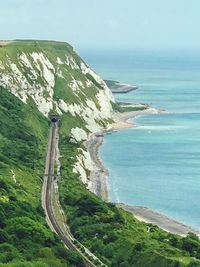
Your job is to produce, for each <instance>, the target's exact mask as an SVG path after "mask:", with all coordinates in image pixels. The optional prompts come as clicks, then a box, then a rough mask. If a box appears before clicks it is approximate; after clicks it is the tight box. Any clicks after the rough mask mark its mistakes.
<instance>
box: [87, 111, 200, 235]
mask: <svg viewBox="0 0 200 267" xmlns="http://www.w3.org/2000/svg"><path fill="white" fill-rule="evenodd" d="M164 113H165V112H164V111H163V110H159V109H155V108H151V107H149V108H147V109H145V110H140V111H130V112H123V113H114V114H113V120H114V123H112V124H111V126H110V127H109V128H108V129H103V130H101V131H99V132H96V133H92V134H91V135H90V136H89V137H88V140H87V141H86V148H87V150H88V152H89V153H90V156H91V159H92V161H93V162H94V164H95V167H94V169H93V170H92V171H91V173H90V177H89V180H90V183H89V186H88V188H89V190H90V191H92V192H93V193H94V194H96V195H97V196H99V197H100V198H101V199H102V200H104V201H106V202H108V201H109V194H108V186H109V185H108V175H109V172H108V170H107V169H106V168H105V167H104V165H103V163H102V160H101V159H100V157H99V147H100V146H101V145H102V143H103V141H104V134H106V133H112V132H113V131H116V130H120V129H127V128H134V127H137V125H136V124H134V123H129V122H128V120H129V119H131V118H135V117H137V116H140V115H150V114H164ZM116 206H118V207H120V208H122V209H124V210H126V211H128V212H131V213H132V214H133V215H134V217H135V218H136V219H138V220H139V221H142V222H145V223H152V224H154V225H157V226H158V227H159V228H161V229H163V230H165V231H167V232H170V233H173V234H178V235H181V236H186V235H187V233H189V232H192V233H194V234H196V235H198V236H199V237H200V231H199V230H198V229H195V228H194V227H191V226H189V225H185V224H183V223H181V222H178V221H176V220H174V219H173V218H169V217H167V216H166V215H164V214H162V213H159V212H156V211H154V210H151V209H149V208H146V207H142V206H134V205H131V206H130V205H126V204H124V203H116Z"/></svg>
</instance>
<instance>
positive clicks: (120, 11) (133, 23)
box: [0, 0, 200, 50]
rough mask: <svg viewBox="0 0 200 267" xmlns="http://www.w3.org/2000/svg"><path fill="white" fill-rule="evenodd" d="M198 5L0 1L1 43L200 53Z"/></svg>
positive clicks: (155, 0)
mask: <svg viewBox="0 0 200 267" xmlns="http://www.w3.org/2000/svg"><path fill="white" fill-rule="evenodd" d="M199 12H200V1H199V0H0V25H1V30H0V34H1V35H0V39H50V40H60V41H67V42H69V43H71V44H72V45H73V46H74V47H75V48H77V49H78V50H81V49H82V50H84V49H91V50H92V49H93V50H95V49H102V50H105V49H107V50H109V49H112V50H119V49H120V50H124V49H127V50H129V49H134V48H176V49H177V48H178V49H179V48H189V49H190V48H195V49H196V48H197V49H198V48H200V15H199Z"/></svg>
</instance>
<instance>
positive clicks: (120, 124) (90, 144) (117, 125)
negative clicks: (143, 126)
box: [86, 108, 163, 202]
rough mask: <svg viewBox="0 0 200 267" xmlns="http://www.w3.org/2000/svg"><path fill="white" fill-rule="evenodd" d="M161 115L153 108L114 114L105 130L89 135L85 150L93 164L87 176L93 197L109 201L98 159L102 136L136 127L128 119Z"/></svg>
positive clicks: (103, 168)
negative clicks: (111, 121)
mask: <svg viewBox="0 0 200 267" xmlns="http://www.w3.org/2000/svg"><path fill="white" fill-rule="evenodd" d="M160 113H163V111H162V110H159V109H155V108H147V109H144V110H139V111H128V112H123V113H119V112H116V113H114V114H113V121H114V122H113V123H112V124H111V125H110V127H109V128H107V129H102V130H100V131H99V132H96V133H92V134H90V135H89V137H88V140H87V141H86V148H87V151H88V152H89V154H90V157H91V159H92V161H93V163H94V165H95V166H94V168H93V170H91V172H90V176H89V181H90V182H89V186H88V188H89V190H90V191H92V192H93V193H94V194H95V195H97V196H99V197H100V198H102V199H103V200H104V201H106V202H108V201H109V195H108V182H107V178H108V175H109V172H108V170H107V169H106V168H105V167H104V165H103V163H102V161H101V159H100V157H99V147H100V146H101V144H102V143H103V140H104V134H106V133H112V132H113V131H116V130H120V129H126V128H133V127H137V126H136V125H135V124H133V123H129V122H127V120H128V119H130V118H134V117H137V116H140V115H147V114H160Z"/></svg>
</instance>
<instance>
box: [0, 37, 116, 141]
mask: <svg viewBox="0 0 200 267" xmlns="http://www.w3.org/2000/svg"><path fill="white" fill-rule="evenodd" d="M0 85H1V86H3V87H4V88H6V89H8V90H9V91H10V92H12V93H13V94H14V95H15V96H17V97H18V98H19V99H20V100H22V101H23V102H24V103H27V102H28V100H29V99H32V100H33V101H34V102H35V104H36V105H37V107H38V110H39V111H40V112H41V113H42V114H43V115H44V116H46V117H48V115H49V113H50V112H54V113H55V112H56V113H57V114H59V115H62V114H63V113H67V112H69V113H70V114H71V115H72V116H74V117H75V116H80V117H81V118H82V119H83V120H84V121H85V128H86V131H87V130H88V131H96V130H98V128H99V126H101V125H102V122H103V121H104V120H107V119H108V118H110V116H111V101H113V98H112V94H111V92H110V90H109V89H108V87H107V86H106V84H105V83H104V81H103V80H102V79H101V78H100V77H99V76H98V75H97V74H96V73H95V72H94V71H92V70H91V69H90V68H89V67H88V66H87V65H86V64H85V62H83V60H82V59H81V58H80V57H79V56H78V55H77V54H76V53H75V51H74V50H73V48H72V47H71V46H70V45H69V44H67V43H61V42H50V41H14V42H10V43H8V44H5V45H2V46H1V48H0ZM72 135H73V136H74V138H75V139H77V141H80V140H81V139H83V138H85V136H86V133H85V132H83V130H82V129H79V128H75V129H73V130H72Z"/></svg>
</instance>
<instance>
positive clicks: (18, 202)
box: [0, 41, 200, 267]
mask: <svg viewBox="0 0 200 267" xmlns="http://www.w3.org/2000/svg"><path fill="white" fill-rule="evenodd" d="M33 51H35V52H41V51H43V52H44V53H45V55H46V56H48V58H50V61H51V62H52V64H53V65H55V66H56V61H57V56H59V57H60V58H61V59H62V60H65V59H66V55H67V56H72V57H73V59H74V60H75V62H76V64H77V65H78V66H80V64H81V59H80V58H79V57H78V56H77V54H76V53H75V52H74V50H73V49H72V47H71V46H70V45H68V44H66V43H57V42H49V41H43V42H38V41H23V42H21V41H18V42H13V43H10V44H8V45H6V46H5V47H1V48H0V60H1V62H2V64H3V66H4V67H5V69H6V70H8V71H10V69H9V61H8V57H7V56H6V55H8V56H9V58H10V60H12V62H14V63H16V64H17V60H18V58H17V54H18V53H21V52H24V53H26V54H27V57H28V58H29V60H30V62H31V63H33V59H32V58H31V57H30V55H29V54H30V53H32V52H33ZM18 67H19V70H20V71H21V72H22V73H23V74H24V75H27V69H26V68H25V67H23V66H22V65H20V64H18ZM59 67H60V68H61V69H62V71H63V75H64V76H65V78H66V81H71V80H72V76H73V77H75V78H76V79H77V80H80V81H82V82H83V84H85V83H86V80H87V79H86V77H85V76H84V74H83V73H81V72H80V70H78V69H72V68H70V67H69V66H68V67H66V66H65V67H62V66H59ZM87 78H89V79H90V80H93V82H94V83H95V84H96V87H95V86H93V85H92V86H91V87H85V88H84V90H80V91H79V92H78V93H77V95H76V94H74V93H73V91H72V89H71V87H70V86H69V84H68V83H66V82H65V81H64V80H62V79H60V78H59V77H56V81H55V88H54V99H55V100H59V99H63V100H65V101H66V102H67V103H80V102H83V101H84V100H86V99H88V97H91V99H93V101H96V102H95V103H96V104H97V106H98V100H97V99H96V98H95V94H96V92H97V91H98V90H99V89H100V90H101V85H100V84H98V83H97V82H96V81H95V80H94V78H93V77H91V76H90V75H88V76H87ZM27 79H30V83H31V82H33V81H32V80H31V78H30V77H28V75H27ZM37 79H38V80H39V84H40V85H45V83H44V80H43V79H42V78H41V76H40V75H38V78H37ZM112 82H113V83H116V82H114V81H112ZM19 90H20V88H19ZM83 103H84V102H83ZM113 108H114V110H115V111H119V112H124V111H133V110H138V107H131V106H127V107H124V106H122V105H119V104H113ZM141 109H143V107H141ZM52 112H54V111H52ZM0 122H1V127H0V267H23V266H26V267H67V266H68V267H70V266H71V267H75V266H77V267H82V266H84V264H83V261H82V259H81V258H80V256H79V255H77V254H76V253H73V252H70V251H68V250H67V249H66V248H65V247H64V246H63V244H62V243H61V242H60V240H59V239H58V238H57V237H56V236H55V234H53V233H52V231H51V230H50V229H49V227H48V226H47V224H46V222H45V216H44V212H43V210H42V208H41V201H40V198H41V196H40V195H41V184H42V176H43V171H44V162H45V153H46V145H47V138H48V129H49V123H48V120H47V119H46V118H44V117H43V116H42V115H41V113H40V112H38V110H37V107H36V106H35V104H34V103H33V100H31V99H29V100H28V105H26V104H23V103H22V102H21V101H20V100H19V99H17V98H16V97H15V96H13V95H12V94H11V93H9V92H8V90H5V89H4V88H2V87H0ZM84 123H85V122H84V120H83V119H82V118H81V116H72V115H71V114H70V113H69V112H68V113H65V114H64V115H63V116H62V117H61V118H60V122H59V127H60V128H59V131H60V139H59V140H60V149H61V155H62V158H61V161H62V168H61V174H62V175H61V180H60V184H59V190H60V200H61V203H62V206H63V208H64V210H65V213H66V215H67V220H68V223H69V225H70V228H71V231H72V233H73V234H74V236H75V237H76V238H77V240H79V241H80V242H81V243H83V244H84V245H85V246H86V247H88V248H89V249H90V250H91V251H92V252H94V254H96V255H97V256H98V257H99V258H100V259H101V260H102V261H103V262H105V263H106V264H107V265H108V266H109V267H131V266H133V267H178V266H179V267H181V266H188V267H192V266H200V261H199V260H198V259H200V241H199V240H198V238H197V237H196V236H195V235H194V234H189V235H188V236H187V237H186V238H181V237H179V236H176V235H172V234H169V233H166V232H164V231H162V230H160V229H159V228H158V227H156V226H153V225H150V224H145V223H141V222H139V221H137V220H136V219H135V218H134V217H133V216H132V215H131V214H129V213H127V212H125V211H123V210H121V209H118V208H116V207H115V205H114V204H112V203H105V202H103V201H102V200H101V199H99V198H98V197H96V196H94V195H93V194H92V193H90V192H89V191H88V190H87V189H86V187H85V185H83V184H82V182H81V181H80V180H79V177H78V175H77V174H75V173H73V171H72V170H73V165H74V164H75V161H76V156H77V154H78V153H79V148H80V147H82V148H84V145H83V144H82V143H71V142H70V139H71V136H70V131H71V128H72V127H81V128H83V129H85V130H86V128H84V127H85V126H84ZM101 124H102V125H103V124H105V121H101Z"/></svg>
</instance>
